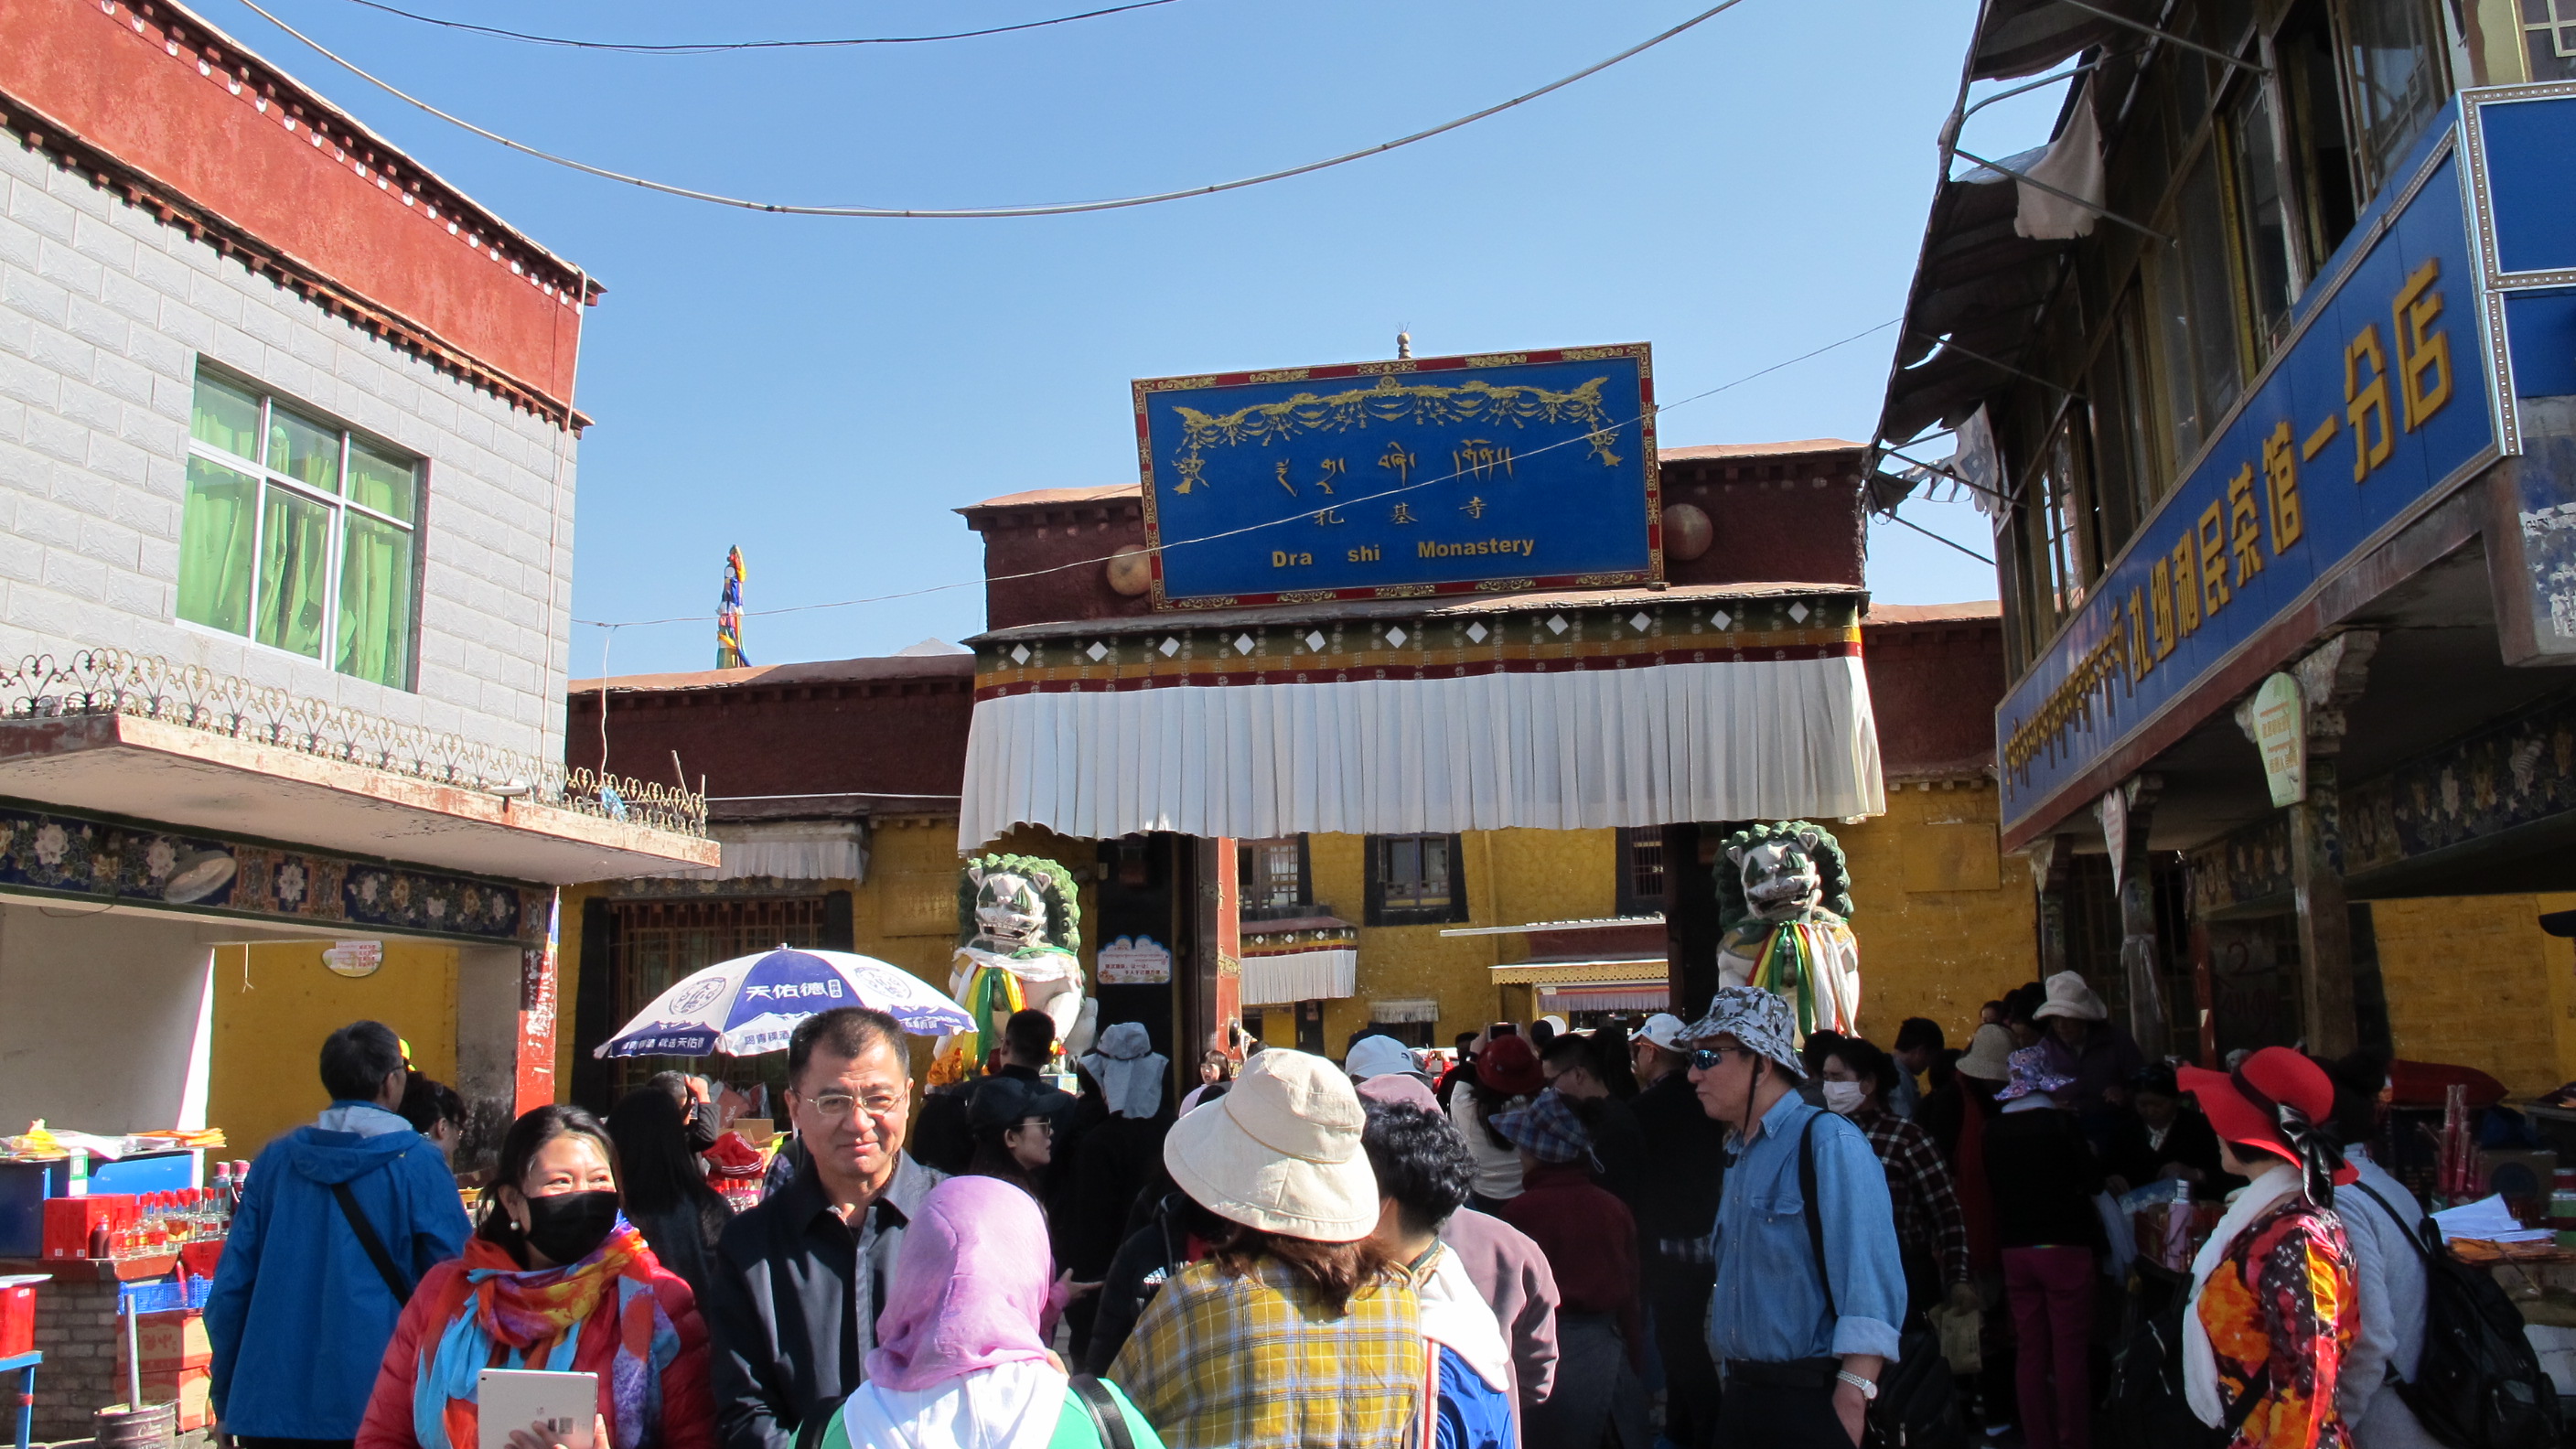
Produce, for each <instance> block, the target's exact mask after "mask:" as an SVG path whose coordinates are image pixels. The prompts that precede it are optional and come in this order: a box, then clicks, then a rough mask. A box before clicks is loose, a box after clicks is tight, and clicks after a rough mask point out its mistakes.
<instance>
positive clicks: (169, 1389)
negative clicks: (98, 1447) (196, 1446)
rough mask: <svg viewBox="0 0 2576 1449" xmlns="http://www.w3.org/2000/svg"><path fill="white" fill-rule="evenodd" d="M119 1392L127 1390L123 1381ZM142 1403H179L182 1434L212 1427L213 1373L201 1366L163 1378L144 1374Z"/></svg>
mask: <svg viewBox="0 0 2576 1449" xmlns="http://www.w3.org/2000/svg"><path fill="white" fill-rule="evenodd" d="M117 1392H119V1393H123V1392H124V1386H123V1383H122V1381H120V1382H119V1384H118V1388H117ZM143 1402H145V1403H147V1404H177V1405H178V1406H179V1432H180V1433H183V1434H184V1433H187V1432H188V1431H189V1430H191V1429H205V1428H210V1427H212V1426H213V1424H214V1422H215V1411H214V1375H213V1374H212V1373H211V1372H209V1371H208V1370H205V1369H201V1368H198V1369H183V1370H181V1371H180V1372H178V1373H175V1374H171V1375H168V1376H166V1377H162V1378H154V1377H153V1376H151V1375H150V1374H145V1375H144V1376H143Z"/></svg>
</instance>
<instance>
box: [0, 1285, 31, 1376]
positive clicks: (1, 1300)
mask: <svg viewBox="0 0 2576 1449" xmlns="http://www.w3.org/2000/svg"><path fill="white" fill-rule="evenodd" d="M38 1281H40V1280H33V1279H25V1278H0V1358H16V1357H17V1356H19V1355H20V1354H24V1353H34V1352H35V1351H36V1284H37V1282H38Z"/></svg>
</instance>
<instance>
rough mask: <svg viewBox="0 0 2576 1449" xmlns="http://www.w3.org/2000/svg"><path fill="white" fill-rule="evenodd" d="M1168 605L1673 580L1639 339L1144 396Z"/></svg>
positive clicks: (1160, 588) (1213, 383) (1160, 587)
mask: <svg viewBox="0 0 2576 1449" xmlns="http://www.w3.org/2000/svg"><path fill="white" fill-rule="evenodd" d="M1135 402H1136V445H1137V463H1138V467H1139V469H1140V471H1141V472H1142V474H1143V477H1144V484H1145V540H1146V543H1147V544H1148V546H1149V547H1151V548H1152V549H1153V554H1152V557H1153V560H1154V572H1153V588H1154V602H1155V605H1156V606H1157V607H1161V608H1185V609H1204V608H1224V607H1229V606H1235V605H1251V604H1293V603H1307V602H1313V601H1317V600H1324V599H1380V598H1416V597H1421V596H1425V595H1431V594H1454V593H1475V592H1479V591H1486V592H1501V591H1508V590H1519V589H1537V588H1558V587H1575V586H1597V585H1611V584H1641V583H1648V582H1652V581H1655V580H1659V579H1661V578H1662V577H1663V548H1662V526H1661V520H1660V512H1661V509H1660V502H1659V499H1658V496H1657V492H1656V473H1655V420H1654V363H1653V359H1652V357H1651V355H1650V352H1649V349H1648V347H1647V345H1646V344H1645V343H1642V342H1636V343H1623V344H1620V345H1618V346H1612V347H1574V348H1565V349H1562V350H1559V351H1552V352H1518V353H1507V354H1503V355H1500V356H1484V357H1430V358H1410V359H1405V360H1402V361H1396V362H1363V363H1352V364H1345V365H1342V366H1337V367H1300V368H1289V369H1284V370H1280V371H1273V372H1240V373H1226V374H1221V375H1218V376H1210V377H1165V378H1148V379H1144V380H1141V381H1139V382H1137V383H1136V384H1135Z"/></svg>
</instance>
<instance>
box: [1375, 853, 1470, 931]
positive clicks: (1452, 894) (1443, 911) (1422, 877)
mask: <svg viewBox="0 0 2576 1449" xmlns="http://www.w3.org/2000/svg"><path fill="white" fill-rule="evenodd" d="M1368 852H1369V875H1368V924H1370V925H1372V926H1395V925H1411V924H1416V923H1432V922H1442V923H1445V922H1449V921H1463V920H1465V919H1467V885H1466V882H1465V881H1463V880H1461V879H1459V878H1458V837H1457V836H1455V835H1372V836H1370V837H1369V839H1368Z"/></svg>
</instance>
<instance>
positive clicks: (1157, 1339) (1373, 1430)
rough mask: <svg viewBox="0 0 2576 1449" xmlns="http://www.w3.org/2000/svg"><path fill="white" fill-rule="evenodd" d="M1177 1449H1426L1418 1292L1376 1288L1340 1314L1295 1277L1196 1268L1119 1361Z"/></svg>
mask: <svg viewBox="0 0 2576 1449" xmlns="http://www.w3.org/2000/svg"><path fill="white" fill-rule="evenodd" d="M1109 1377H1110V1378H1111V1379H1113V1380H1115V1381H1116V1382H1117V1384H1118V1386H1119V1387H1120V1388H1122V1389H1125V1390H1126V1391H1127V1397H1128V1399H1129V1401H1130V1402H1132V1403H1134V1404H1135V1406H1136V1408H1137V1409H1138V1411H1139V1412H1141V1413H1143V1414H1144V1416H1145V1417H1146V1418H1147V1419H1149V1420H1151V1421H1153V1424H1154V1427H1155V1428H1157V1429H1158V1430H1160V1431H1161V1432H1162V1435H1163V1442H1164V1443H1165V1444H1167V1445H1169V1446H1171V1449H1341V1446H1347V1449H1388V1446H1401V1445H1404V1444H1408V1443H1413V1442H1418V1441H1419V1440H1420V1438H1421V1427H1420V1420H1419V1419H1418V1417H1417V1416H1418V1415H1419V1414H1420V1413H1421V1409H1422V1391H1423V1384H1424V1359H1423V1347H1422V1326H1421V1322H1420V1319H1419V1315H1418V1311H1417V1307H1416V1304H1415V1301H1414V1297H1413V1290H1412V1288H1411V1287H1409V1286H1407V1285H1406V1284H1405V1283H1404V1282H1403V1281H1402V1280H1400V1279H1388V1280H1385V1281H1382V1282H1380V1283H1377V1284H1374V1285H1371V1286H1369V1287H1364V1288H1362V1289H1361V1290H1360V1291H1359V1292H1358V1293H1356V1294H1353V1295H1352V1297H1351V1303H1350V1311H1349V1312H1348V1313H1346V1314H1344V1315H1341V1316H1339V1317H1336V1316H1334V1315H1333V1313H1332V1312H1331V1310H1330V1309H1329V1308H1327V1307H1326V1306H1325V1305H1324V1304H1322V1303H1320V1302H1318V1301H1317V1300H1316V1297H1315V1295H1314V1293H1313V1291H1312V1290H1311V1289H1310V1288H1308V1287H1307V1286H1306V1284H1305V1283H1304V1282H1303V1281H1302V1280H1300V1279H1298V1278H1297V1276H1296V1274H1295V1270H1293V1269H1291V1268H1289V1267H1288V1266H1287V1265H1286V1264H1284V1263H1281V1262H1279V1261H1278V1260H1277V1259H1275V1258H1263V1259H1261V1260H1259V1262H1258V1264H1257V1265H1256V1267H1255V1268H1254V1270H1253V1272H1252V1274H1251V1275H1250V1276H1248V1277H1242V1278H1237V1277H1234V1276H1232V1275H1230V1274H1228V1273H1226V1272H1225V1271H1224V1270H1222V1269H1220V1268H1219V1267H1217V1266H1216V1264H1214V1263H1213V1262H1199V1263H1193V1264H1191V1265H1190V1266H1189V1267H1187V1268H1185V1269H1183V1270H1182V1271H1181V1272H1180V1274H1179V1275H1178V1276H1176V1277H1174V1278H1173V1279H1172V1281H1171V1282H1169V1283H1167V1284H1165V1285H1164V1287H1163V1290H1162V1291H1161V1292H1160V1293H1157V1294H1155V1295H1154V1301H1153V1302H1152V1303H1149V1304H1147V1305H1146V1307H1145V1312H1144V1316H1143V1317H1141V1318H1139V1319H1138V1320H1137V1322H1136V1331H1135V1333H1134V1334H1133V1335H1132V1336H1131V1337H1129V1338H1128V1340H1127V1346H1126V1347H1125V1348H1123V1349H1121V1350H1119V1353H1118V1359H1117V1362H1115V1363H1113V1364H1111V1365H1110V1367H1109Z"/></svg>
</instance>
